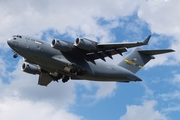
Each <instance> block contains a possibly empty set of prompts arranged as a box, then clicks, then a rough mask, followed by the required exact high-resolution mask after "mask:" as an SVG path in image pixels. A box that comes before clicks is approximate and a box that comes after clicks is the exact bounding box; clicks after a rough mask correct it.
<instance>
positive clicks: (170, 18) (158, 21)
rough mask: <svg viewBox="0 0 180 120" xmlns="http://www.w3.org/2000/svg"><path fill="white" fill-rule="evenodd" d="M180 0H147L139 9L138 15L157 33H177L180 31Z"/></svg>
mask: <svg viewBox="0 0 180 120" xmlns="http://www.w3.org/2000/svg"><path fill="white" fill-rule="evenodd" d="M179 5H180V1H179V0H169V1H165V0H147V1H146V2H143V3H142V5H141V6H140V8H139V10H138V16H139V17H140V18H141V19H143V20H144V21H146V22H147V23H148V24H149V26H150V30H151V31H152V32H153V33H157V34H166V35H177V34H179V32H180V28H179V26H180V23H179V21H180V15H179V14H178V12H177V11H179V10H180V8H179Z"/></svg>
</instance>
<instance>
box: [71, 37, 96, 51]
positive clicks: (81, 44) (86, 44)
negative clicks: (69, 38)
mask: <svg viewBox="0 0 180 120" xmlns="http://www.w3.org/2000/svg"><path fill="white" fill-rule="evenodd" d="M74 45H75V46H77V47H78V48H81V49H84V50H88V51H91V50H95V49H96V46H97V42H94V41H91V40H89V39H86V38H83V39H80V38H77V39H76V41H75V44H74Z"/></svg>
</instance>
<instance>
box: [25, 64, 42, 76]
mask: <svg viewBox="0 0 180 120" xmlns="http://www.w3.org/2000/svg"><path fill="white" fill-rule="evenodd" d="M22 70H23V71H24V72H27V73H30V74H40V69H39V68H38V66H36V65H32V64H27V63H23V64H22Z"/></svg>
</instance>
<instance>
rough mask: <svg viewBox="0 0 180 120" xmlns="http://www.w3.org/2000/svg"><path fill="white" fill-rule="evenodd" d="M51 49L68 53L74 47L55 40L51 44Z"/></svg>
mask: <svg viewBox="0 0 180 120" xmlns="http://www.w3.org/2000/svg"><path fill="white" fill-rule="evenodd" d="M51 47H52V48H55V49H57V50H60V51H63V52H67V51H71V50H72V48H73V45H70V44H68V43H67V42H65V41H62V40H55V39H53V40H52V42H51Z"/></svg>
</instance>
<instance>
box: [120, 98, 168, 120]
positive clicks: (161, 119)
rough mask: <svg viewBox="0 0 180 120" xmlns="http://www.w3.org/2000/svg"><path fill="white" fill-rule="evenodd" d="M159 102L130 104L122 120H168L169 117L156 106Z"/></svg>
mask: <svg viewBox="0 0 180 120" xmlns="http://www.w3.org/2000/svg"><path fill="white" fill-rule="evenodd" d="M156 104H157V102H156V101H154V100H152V101H145V102H143V104H142V105H128V106H126V109H127V112H126V114H125V115H123V116H121V117H120V120H134V119H136V120H167V117H166V116H165V115H163V114H162V113H160V112H159V111H158V110H156V109H155V108H154V107H155V106H156Z"/></svg>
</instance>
